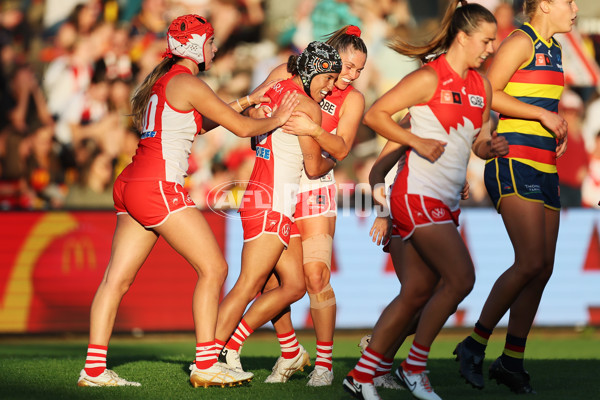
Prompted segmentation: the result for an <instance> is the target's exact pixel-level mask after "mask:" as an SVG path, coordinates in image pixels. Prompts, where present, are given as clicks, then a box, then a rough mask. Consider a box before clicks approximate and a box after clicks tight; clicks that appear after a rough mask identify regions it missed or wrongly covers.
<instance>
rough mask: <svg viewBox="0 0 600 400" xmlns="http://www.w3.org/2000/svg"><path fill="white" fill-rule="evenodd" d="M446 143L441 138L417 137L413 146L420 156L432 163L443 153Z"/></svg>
mask: <svg viewBox="0 0 600 400" xmlns="http://www.w3.org/2000/svg"><path fill="white" fill-rule="evenodd" d="M446 144H447V142H443V141H441V140H436V139H425V138H419V140H418V141H417V143H416V145H415V146H413V148H414V149H415V151H416V152H417V153H419V155H420V156H421V157H424V158H426V159H428V160H429V161H431V162H432V163H433V162H435V161H436V160H437V159H438V158H440V157H441V156H442V154H444V151H445V150H446Z"/></svg>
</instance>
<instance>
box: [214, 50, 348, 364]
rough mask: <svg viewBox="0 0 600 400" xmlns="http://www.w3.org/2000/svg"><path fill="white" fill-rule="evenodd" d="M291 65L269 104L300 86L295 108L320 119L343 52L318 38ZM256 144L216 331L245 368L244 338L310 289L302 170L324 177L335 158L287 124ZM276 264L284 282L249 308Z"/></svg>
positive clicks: (226, 354) (229, 358) (228, 356)
mask: <svg viewBox="0 0 600 400" xmlns="http://www.w3.org/2000/svg"><path fill="white" fill-rule="evenodd" d="M287 68H288V71H289V72H290V73H291V74H292V75H293V76H292V77H291V78H290V79H286V80H283V81H280V82H278V83H277V84H275V85H274V87H273V88H272V89H270V90H269V91H268V92H267V93H266V96H268V97H270V98H271V103H269V107H271V108H274V107H275V106H277V105H278V104H279V101H280V98H281V93H282V92H283V91H285V90H290V91H291V90H295V91H297V92H299V93H302V95H301V96H299V100H300V104H299V105H298V107H297V111H301V112H303V113H305V114H306V115H308V117H309V118H310V119H312V120H313V121H314V122H315V123H316V124H318V125H320V124H321V111H320V108H319V105H318V102H320V101H321V100H322V99H323V97H325V95H327V93H329V92H330V91H331V90H332V88H333V84H334V82H335V79H336V78H337V77H338V74H339V72H340V71H341V69H342V62H341V59H340V57H339V54H338V53H337V51H336V50H335V49H334V48H333V47H331V46H329V45H327V44H325V43H321V42H312V43H310V44H309V46H308V47H307V48H306V49H305V50H304V51H303V52H302V54H300V55H299V56H292V57H290V59H289V61H288V64H287ZM255 149H256V160H255V163H254V169H253V171H252V175H251V177H250V181H249V184H248V186H247V188H246V192H245V193H244V198H243V199H242V205H241V207H240V215H241V219H242V224H243V228H244V247H243V250H242V267H241V272H240V276H239V278H238V280H237V281H236V283H235V285H234V286H233V288H232V289H231V290H230V291H229V293H228V294H227V295H226V296H225V298H224V299H223V301H222V303H221V306H220V307H219V319H218V323H217V332H216V338H217V341H218V344H220V345H221V347H223V346H225V345H226V347H224V348H223V350H222V351H221V356H220V357H222V358H223V359H224V361H225V362H227V364H229V365H230V366H233V367H235V368H237V369H238V370H242V367H241V363H240V361H239V354H238V352H239V348H240V346H241V344H242V343H243V341H244V340H245V339H246V338H247V337H248V336H249V335H250V334H251V333H252V332H253V330H254V329H257V328H259V327H261V326H262V325H263V324H265V323H266V322H268V321H270V320H271V319H272V318H274V317H275V316H276V315H278V314H279V313H281V311H282V310H283V309H284V308H285V307H287V306H289V305H290V304H291V303H293V302H295V301H297V300H298V299H300V298H302V296H304V293H305V291H306V286H305V284H304V279H303V270H302V252H301V251H302V247H301V243H300V240H299V238H292V239H290V233H291V229H292V220H293V214H294V210H295V206H296V196H297V193H298V188H299V183H300V177H301V174H302V171H303V170H305V171H306V173H307V174H308V175H309V176H321V175H323V174H324V173H325V172H327V171H329V170H330V169H331V168H332V167H333V164H334V162H333V161H332V160H330V159H327V158H323V157H321V149H320V147H319V146H318V144H317V142H316V141H315V140H313V139H312V138H311V137H309V136H294V135H289V134H287V133H284V132H283V131H282V130H281V129H277V130H275V131H274V132H272V133H270V134H267V135H263V136H260V137H258V138H257V141H256V142H255ZM286 247H287V250H286V251H285V252H284V249H285V248H286ZM273 270H274V271H275V272H276V273H277V276H278V278H279V280H280V286H278V287H277V288H276V289H273V290H270V291H268V292H265V293H263V294H262V295H261V296H260V297H259V298H257V299H256V300H255V301H254V302H253V304H252V306H251V307H250V308H249V309H248V312H246V314H244V310H245V309H246V307H247V306H248V304H249V303H250V302H251V301H252V300H254V298H255V297H256V295H257V294H258V293H260V291H261V289H262V288H263V287H264V285H265V282H266V281H267V279H268V277H269V276H270V275H271V273H272V271H273ZM242 316H243V318H242ZM240 321H241V322H240ZM236 326H237V328H236ZM232 334H233V335H232ZM225 342H227V343H225ZM301 356H302V359H301V360H299V361H300V362H302V363H307V362H308V356H307V355H306V357H304V354H302V355H301Z"/></svg>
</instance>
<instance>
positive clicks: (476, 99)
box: [469, 94, 483, 108]
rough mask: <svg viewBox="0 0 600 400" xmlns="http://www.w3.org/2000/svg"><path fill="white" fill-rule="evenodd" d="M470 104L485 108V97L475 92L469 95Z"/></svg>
mask: <svg viewBox="0 0 600 400" xmlns="http://www.w3.org/2000/svg"><path fill="white" fill-rule="evenodd" d="M469 104H471V106H473V107H477V108H483V97H481V96H477V95H475V94H470V95H469Z"/></svg>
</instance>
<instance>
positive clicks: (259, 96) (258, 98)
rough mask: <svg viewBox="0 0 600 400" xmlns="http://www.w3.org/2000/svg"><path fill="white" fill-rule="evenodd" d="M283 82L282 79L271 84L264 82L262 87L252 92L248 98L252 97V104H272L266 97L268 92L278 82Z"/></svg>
mask: <svg viewBox="0 0 600 400" xmlns="http://www.w3.org/2000/svg"><path fill="white" fill-rule="evenodd" d="M279 81H281V79H274V80H272V81H269V82H263V83H262V84H261V85H260V86H258V87H257V88H256V89H254V90H253V91H252V93H250V94H249V95H248V96H249V97H250V103H251V104H260V103H270V102H271V99H270V98H269V97H267V96H265V93H266V92H267V90H269V89H270V88H271V87H273V85H275V84H276V83H277V82H279Z"/></svg>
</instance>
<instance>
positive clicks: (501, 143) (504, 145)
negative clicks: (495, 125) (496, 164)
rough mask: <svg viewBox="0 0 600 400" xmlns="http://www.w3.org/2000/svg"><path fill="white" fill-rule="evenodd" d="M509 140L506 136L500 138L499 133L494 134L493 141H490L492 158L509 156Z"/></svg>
mask: <svg viewBox="0 0 600 400" xmlns="http://www.w3.org/2000/svg"><path fill="white" fill-rule="evenodd" d="M508 150H509V149H508V140H506V138H505V137H504V136H498V131H493V132H492V140H490V153H491V156H492V157H491V158H494V157H502V156H505V155H507V154H508Z"/></svg>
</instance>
